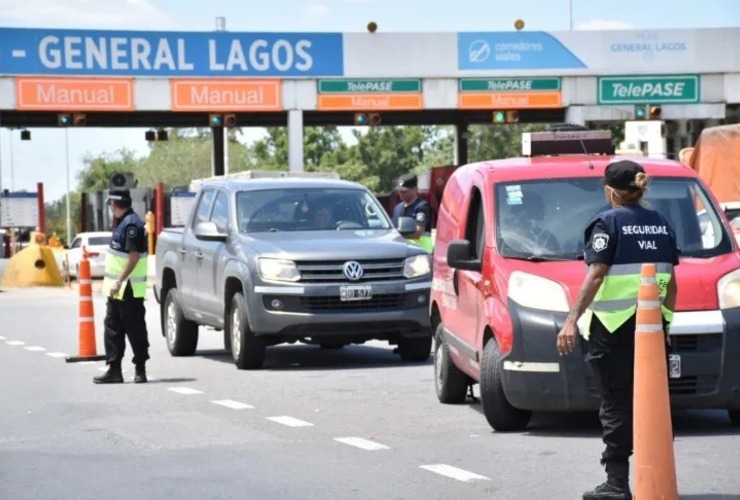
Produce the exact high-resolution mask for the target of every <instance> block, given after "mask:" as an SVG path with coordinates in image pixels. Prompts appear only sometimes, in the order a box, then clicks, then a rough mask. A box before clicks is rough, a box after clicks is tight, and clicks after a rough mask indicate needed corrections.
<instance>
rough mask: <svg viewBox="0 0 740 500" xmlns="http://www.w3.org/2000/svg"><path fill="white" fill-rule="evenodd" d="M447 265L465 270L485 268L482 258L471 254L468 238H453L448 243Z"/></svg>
mask: <svg viewBox="0 0 740 500" xmlns="http://www.w3.org/2000/svg"><path fill="white" fill-rule="evenodd" d="M447 265H448V266H450V267H451V268H453V269H462V270H464V271H480V270H481V269H482V268H483V264H482V263H481V261H480V259H474V258H473V257H472V256H471V252H470V242H469V241H468V240H453V241H451V242H450V243H449V245H447Z"/></svg>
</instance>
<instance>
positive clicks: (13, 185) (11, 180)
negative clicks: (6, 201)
mask: <svg viewBox="0 0 740 500" xmlns="http://www.w3.org/2000/svg"><path fill="white" fill-rule="evenodd" d="M13 156H15V155H13V131H12V130H11V131H10V192H11V193H12V192H14V191H15V173H14V170H15V167H14V165H13V164H14V162H15V159H14V158H13Z"/></svg>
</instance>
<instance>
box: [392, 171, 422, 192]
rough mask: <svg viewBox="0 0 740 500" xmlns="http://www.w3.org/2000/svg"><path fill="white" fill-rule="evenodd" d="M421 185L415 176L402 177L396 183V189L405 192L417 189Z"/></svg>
mask: <svg viewBox="0 0 740 500" xmlns="http://www.w3.org/2000/svg"><path fill="white" fill-rule="evenodd" d="M418 183H419V179H417V178H416V175H414V174H406V175H402V176H401V177H399V178H398V181H397V182H396V188H397V189H400V190H401V191H404V190H406V189H411V188H415V187H416V186H417V185H418Z"/></svg>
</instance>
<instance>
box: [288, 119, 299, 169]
mask: <svg viewBox="0 0 740 500" xmlns="http://www.w3.org/2000/svg"><path fill="white" fill-rule="evenodd" d="M288 170H289V171H290V172H303V111H302V110H300V109H291V110H289V111H288Z"/></svg>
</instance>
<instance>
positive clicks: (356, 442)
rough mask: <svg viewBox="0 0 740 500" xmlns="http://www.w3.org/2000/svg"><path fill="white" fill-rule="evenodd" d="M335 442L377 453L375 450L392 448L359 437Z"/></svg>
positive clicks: (336, 439)
mask: <svg viewBox="0 0 740 500" xmlns="http://www.w3.org/2000/svg"><path fill="white" fill-rule="evenodd" d="M334 441H339V442H340V443H344V444H348V445H350V446H355V447H356V448H360V449H363V450H367V451H375V450H389V449H390V447H388V446H386V445H384V444H380V443H376V442H375V441H370V440H368V439H363V438H359V437H346V438H334Z"/></svg>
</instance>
